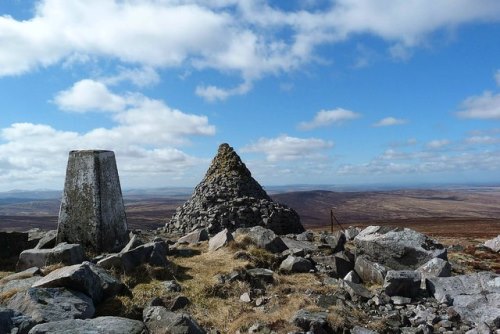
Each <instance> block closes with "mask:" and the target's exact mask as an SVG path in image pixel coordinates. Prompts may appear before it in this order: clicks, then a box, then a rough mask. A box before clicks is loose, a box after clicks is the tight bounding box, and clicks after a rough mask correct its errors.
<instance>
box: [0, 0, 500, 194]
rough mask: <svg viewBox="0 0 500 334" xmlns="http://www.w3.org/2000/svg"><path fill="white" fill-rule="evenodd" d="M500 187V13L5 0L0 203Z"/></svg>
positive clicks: (150, 0) (256, 2) (0, 15)
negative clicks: (204, 191) (111, 169)
mask: <svg viewBox="0 0 500 334" xmlns="http://www.w3.org/2000/svg"><path fill="white" fill-rule="evenodd" d="M224 142H227V143H229V144H230V145H231V146H233V147H234V148H235V150H236V151H237V152H238V154H239V155H240V156H241V157H242V159H243V161H244V162H245V163H246V164H247V166H248V167H249V169H250V170H251V171H252V174H253V176H254V177H255V178H256V179H257V181H259V182H260V183H261V184H263V185H285V184H329V185H346V184H352V185H363V184H366V185H369V184H387V185H410V184H435V183H438V184H449V183H453V184H474V183H497V184H498V183H500V1H498V0H378V1H373V0H316V1H315V0H287V1H277V0H268V1H264V0H140V1H139V0H39V1H30V0H0V191H9V190H12V189H26V190H30V189H62V187H63V184H64V177H65V169H66V163H67V158H68V152H69V151H70V150H77V149H107V150H113V151H114V152H115V154H116V159H117V164H118V169H119V173H120V179H121V184H122V187H123V188H127V189H129V188H159V187H176V186H194V185H196V184H197V183H198V182H199V181H200V180H201V179H202V177H203V175H204V173H205V171H206V169H207V168H208V165H209V163H210V161H211V159H212V158H213V156H214V155H215V153H216V151H217V147H218V145H219V144H221V143H224Z"/></svg>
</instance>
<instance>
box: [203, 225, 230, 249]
mask: <svg viewBox="0 0 500 334" xmlns="http://www.w3.org/2000/svg"><path fill="white" fill-rule="evenodd" d="M233 240H234V238H233V235H232V234H231V232H229V231H228V230H227V229H224V230H223V231H220V232H219V233H217V234H216V235H214V236H213V237H212V238H210V240H209V241H208V250H209V251H212V252H213V251H216V250H218V249H220V248H222V247H225V246H227V245H228V244H229V243H230V242H231V241H233Z"/></svg>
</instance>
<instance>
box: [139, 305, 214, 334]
mask: <svg viewBox="0 0 500 334" xmlns="http://www.w3.org/2000/svg"><path fill="white" fill-rule="evenodd" d="M143 321H144V323H145V324H146V327H147V328H148V330H149V333H150V334H204V333H206V331H205V330H204V329H203V328H201V327H200V325H198V323H197V322H196V321H195V320H194V319H193V318H192V317H191V316H190V315H189V314H186V313H174V312H171V311H168V310H167V309H166V308H165V307H163V306H150V307H147V308H145V309H144V311H143Z"/></svg>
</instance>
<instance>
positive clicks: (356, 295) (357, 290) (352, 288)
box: [340, 281, 373, 301]
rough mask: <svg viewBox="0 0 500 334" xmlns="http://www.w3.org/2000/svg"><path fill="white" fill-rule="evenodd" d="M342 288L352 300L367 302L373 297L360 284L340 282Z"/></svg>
mask: <svg viewBox="0 0 500 334" xmlns="http://www.w3.org/2000/svg"><path fill="white" fill-rule="evenodd" d="M340 286H342V287H343V288H344V289H345V290H346V291H347V293H349V295H350V296H351V298H352V299H353V300H361V301H367V300H368V299H370V298H372V297H373V294H372V293H371V292H370V290H368V289H367V288H365V287H364V286H363V285H362V284H356V283H351V282H348V281H340Z"/></svg>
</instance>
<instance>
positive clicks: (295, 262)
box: [279, 255, 314, 273]
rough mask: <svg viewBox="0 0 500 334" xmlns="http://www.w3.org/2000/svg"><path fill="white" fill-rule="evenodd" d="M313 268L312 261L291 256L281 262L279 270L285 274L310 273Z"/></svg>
mask: <svg viewBox="0 0 500 334" xmlns="http://www.w3.org/2000/svg"><path fill="white" fill-rule="evenodd" d="M313 268H314V266H313V264H312V263H311V261H309V260H307V259H304V258H303V257H299V256H293V255H289V256H288V257H287V258H286V259H285V260H283V262H281V265H280V268H279V270H280V271H282V272H285V273H308V272H309V271H310V270H312V269H313Z"/></svg>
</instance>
